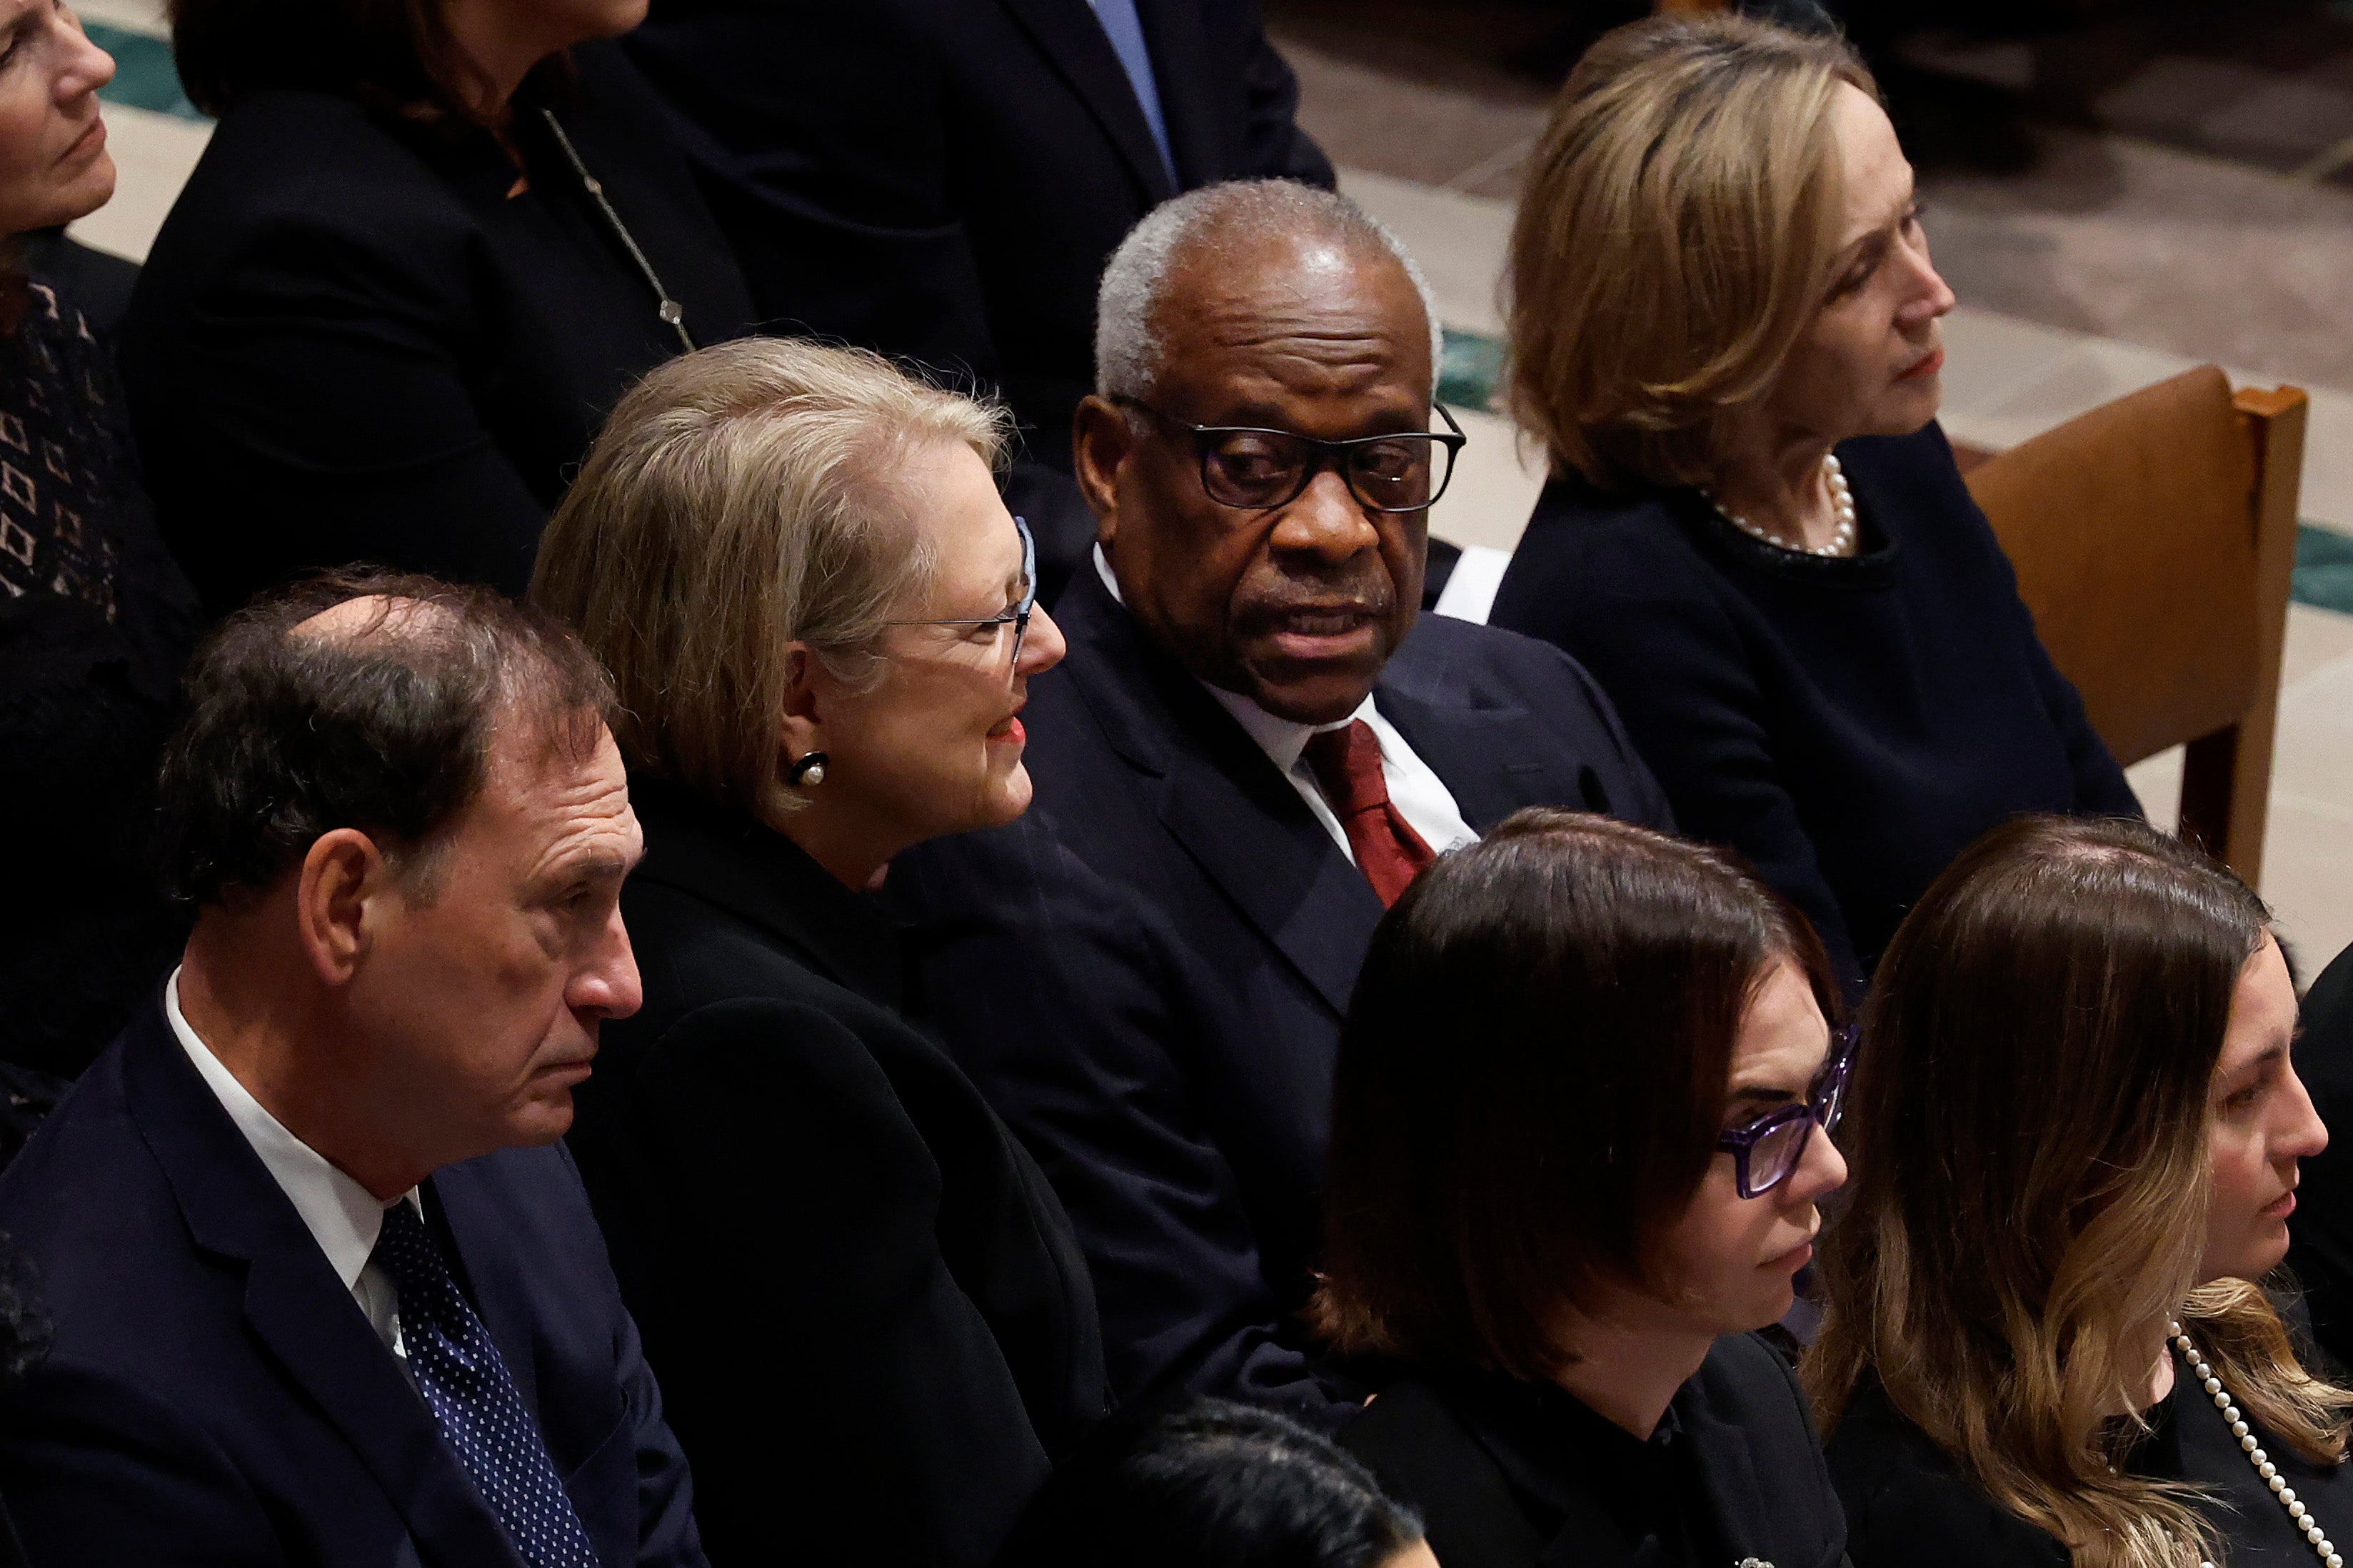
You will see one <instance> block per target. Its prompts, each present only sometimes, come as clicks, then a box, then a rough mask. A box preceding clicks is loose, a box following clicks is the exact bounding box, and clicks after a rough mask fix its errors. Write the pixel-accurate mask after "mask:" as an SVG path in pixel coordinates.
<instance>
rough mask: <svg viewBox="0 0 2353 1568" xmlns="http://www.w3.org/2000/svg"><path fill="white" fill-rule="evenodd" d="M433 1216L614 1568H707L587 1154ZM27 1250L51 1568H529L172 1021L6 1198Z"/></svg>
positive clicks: (552, 1152)
mask: <svg viewBox="0 0 2353 1568" xmlns="http://www.w3.org/2000/svg"><path fill="white" fill-rule="evenodd" d="M425 1201H426V1210H427V1219H428V1222H429V1223H430V1224H431V1225H432V1226H434V1227H435V1229H436V1230H437V1232H438V1235H439V1237H440V1241H441V1246H442V1248H443V1251H444V1253H445V1255H447V1256H448V1258H449V1261H450V1268H451V1270H452V1271H453V1272H454V1273H455V1274H456V1275H457V1276H458V1278H459V1282H460V1285H461V1287H462V1288H463V1289H466V1290H467V1291H468V1293H469V1295H470V1297H471V1299H472V1301H473V1304H474V1309H475V1310H476V1311H477V1312H478V1313H480V1316H481V1320H482V1322H483V1325H484V1326H485V1327H486V1328H487V1329H488V1330H489V1331H490V1334H491V1339H492V1340H493V1341H495V1342H497V1344H498V1347H499V1353H500V1354H501V1357H502V1358H503V1359H504V1360H505V1362H506V1364H507V1368H508V1370H509V1371H510V1372H511V1373H513V1375H514V1380H515V1384H516V1385H517V1387H518V1388H519V1389H520V1390H521V1391H522V1399H523V1404H524V1405H526V1406H527V1407H529V1409H530V1410H531V1411H532V1413H533V1416H534V1417H535V1418H536V1420H537V1421H538V1423H539V1427H540V1431H541V1433H542V1435H543V1436H544V1437H545V1439H546V1442H547V1447H548V1452H549V1454H550V1456H551V1457H552V1458H554V1462H555V1468H556V1470H557V1472H558V1473H559V1474H561V1475H562V1476H563V1477H564V1483H565V1491H566V1492H568V1493H569V1494H570V1495H571V1498H572V1503H573V1506H574V1507H575V1509H577V1510H579V1514H580V1521H581V1523H582V1524H584V1525H586V1527H587V1531H588V1538H589V1540H590V1542H592V1543H593V1544H594V1545H595V1547H596V1556H597V1560H598V1561H599V1562H600V1563H603V1564H605V1568H618V1565H620V1564H624V1563H638V1564H641V1565H649V1568H650V1565H653V1564H682V1565H693V1564H700V1563H702V1562H703V1555H702V1547H701V1545H700V1544H699V1543H698V1542H697V1540H696V1536H695V1529H694V1521H693V1518H692V1515H691V1502H692V1497H691V1486H690V1484H689V1482H688V1479H687V1468H686V1459H685V1457H684V1456H683V1455H681V1453H680V1452H679V1448H678V1445H677V1443H676V1442H675V1441H674V1440H673V1439H672V1438H671V1436H670V1428H669V1427H668V1426H665V1425H664V1424H663V1420H662V1408H661V1395H660V1394H659V1391H658V1390H657V1389H656V1387H655V1385H654V1378H653V1374H652V1373H650V1372H649V1371H648V1370H647V1368H646V1363H645V1361H644V1358H643V1357H642V1356H641V1355H640V1354H639V1353H638V1334H637V1330H636V1328H635V1327H633V1326H632V1325H631V1323H630V1321H629V1315H628V1312H627V1311H626V1310H624V1309H623V1308H622V1305H621V1296H620V1292H619V1290H618V1289H616V1288H615V1286H614V1283H613V1275H612V1270H611V1268H609V1267H608V1266H607V1263H606V1259H605V1247H604V1243H603V1241H602V1239H601V1238H600V1237H598V1236H597V1234H596V1222H595V1220H594V1218H593V1217H592V1216H591V1215H590V1214H589V1210H588V1203H587V1199H586V1196H585V1195H584V1194H582V1192H581V1190H580V1183H579V1179H578V1177H577V1176H576V1175H575V1173H574V1171H573V1168H572V1162H571V1160H570V1159H569V1158H568V1157H566V1155H565V1152H564V1151H563V1149H562V1148H561V1147H554V1148H545V1149H512V1150H506V1151H503V1152H500V1153H496V1154H490V1155H486V1156H484V1157H483V1158H481V1159H479V1160H470V1161H468V1162H466V1163H463V1164H459V1165H452V1166H449V1167H448V1168H447V1169H445V1170H442V1171H439V1172H438V1173H435V1174H434V1175H433V1176H432V1177H431V1178H430V1179H429V1180H428V1181H427V1182H426V1184H425ZM0 1230H5V1231H6V1232H7V1233H8V1234H9V1235H10V1236H11V1237H13V1238H14V1240H15V1243H16V1247H17V1248H18V1250H19V1251H20V1252H21V1253H22V1254H23V1256H24V1258H25V1259H26V1262H27V1263H29V1264H30V1265H31V1267H32V1268H33V1270H34V1271H35V1274H36V1277H37V1279H38V1281H39V1284H40V1289H41V1291H42V1294H43V1296H44V1298H45V1305H46V1309H47V1314H48V1317H49V1319H50V1321H51V1323H52V1325H53V1331H54V1334H55V1339H54V1342H53V1344H52V1346H51V1349H50V1352H49V1354H48V1357H47V1361H46V1362H44V1363H42V1364H41V1365H40V1366H39V1367H38V1368H37V1369H36V1370H35V1371H34V1372H33V1373H31V1374H30V1375H29V1376H28V1377H27V1379H26V1382H25V1384H24V1385H23V1386H22V1387H21V1388H20V1389H18V1390H16V1392H14V1393H12V1394H9V1395H8V1396H7V1399H6V1401H5V1409H0V1491H5V1494H6V1496H7V1499H8V1504H9V1507H10V1508H11V1509H12V1510H15V1512H16V1522H17V1527H18V1529H19V1530H20V1531H22V1533H23V1535H24V1538H25V1544H26V1549H27V1553H28V1555H29V1556H30V1557H31V1558H32V1560H33V1561H34V1562H36V1563H41V1564H43V1565H44V1568H71V1565H72V1564H76V1563H89V1564H92V1565H93V1568H96V1565H99V1564H105V1565H108V1568H112V1565H114V1564H121V1563H154V1564H164V1563H257V1564H259V1563H271V1564H284V1565H287V1568H293V1565H295V1564H316V1565H318V1568H327V1565H330V1564H332V1565H336V1568H343V1565H346V1564H359V1563H368V1564H398V1563H435V1564H440V1565H444V1568H457V1565H459V1564H463V1565H467V1568H473V1565H477V1564H480V1565H485V1568H491V1565H495V1568H516V1565H517V1564H519V1563H520V1562H521V1559H520V1558H519V1557H518V1556H517V1555H516V1553H515V1552H514V1551H513V1549H512V1547H510V1546H509V1545H508V1544H507V1540H506V1536H505V1534H504V1533H503V1531H501V1528H500V1526H499V1523H498V1521H497V1519H496V1517H495V1516H494V1515H493V1514H492V1513H491V1510H490V1507H489V1505H488V1504H487V1503H485V1502H484V1501H483V1500H482V1499H481V1496H480V1493H479V1492H477V1491H476V1490H475V1489H474V1486H473V1483H472V1482H471V1481H470V1479H468V1477H467V1475H466V1472H465V1470H464V1469H463V1468H462V1467H461V1466H460V1465H459V1460H458V1457H457V1455H456V1453H455V1452H454V1451H452V1450H451V1449H450V1448H449V1447H448V1446H447V1445H446V1444H445V1443H444V1442H443V1441H442V1439H441V1436H440V1434H439V1432H438V1430H437V1428H436V1427H435V1426H434V1422H433V1416H432V1415H431V1414H430V1413H429V1412H428V1411H427V1409H426V1407H425V1403H424V1401H423V1400H421V1399H419V1398H418V1397H417V1393H416V1391H415V1390H414V1389H413V1388H411V1387H410V1386H409V1384H408V1383H407V1381H406V1379H405V1378H404V1377H403V1376H402V1375H401V1373H400V1370H399V1368H398V1367H397V1366H396V1364H395V1363H394V1361H393V1359H392V1356H391V1354H390V1353H389V1352H386V1351H385V1348H384V1345H383V1343H382V1342H380V1341H379V1340H378V1339H377V1338H376V1337H375V1330H374V1329H373V1328H371V1327H370V1326H369V1324H368V1321H367V1317H366V1315H365V1314H364V1313H363V1312H362V1311H361V1310H360V1309H359V1305H358V1303H357V1302H355V1301H353V1299H352V1295H351V1292H350V1291H348V1290H347V1289H344V1288H343V1281H342V1280H341V1279H337V1278H336V1276H335V1272H334V1270H333V1269H332V1268H330V1267H329V1265H328V1263H327V1259H326V1257H325V1255H324V1254H323V1253H322V1252H321V1251H320V1250H319V1245H318V1243H317V1242H316V1241H315V1240H313V1239H312V1238H311V1233H310V1231H309V1230H308V1229H307V1228H305V1227H304V1226H303V1224H302V1220H301V1216H300V1215H298V1214H297V1213H296V1212H295V1209H294V1205H292V1204H291V1203H290V1202H289V1201H288V1200H287V1197H286V1194H285V1193H284V1192H283V1191H282V1190H281V1189H280V1187H279V1186H278V1184H277V1183H276V1182H275V1181H274V1180H273V1179H272V1178H271V1176H270V1174H269V1170H268V1168H267V1167H265V1166H264V1165H263V1164H262V1163H261V1161H260V1158H259V1156H258V1155H256V1154H255V1153H254V1152H253V1149H252V1146H251V1145H250V1144H248V1143H247V1142H246V1141H245V1138H244V1135H243V1134H242V1133H240V1132H239V1131H237V1124H236V1123H235V1122H233V1121H230V1120H229V1115H228V1112H227V1110H223V1109H222V1107H221V1104H220V1102H219V1101H218V1100H216V1099H215V1098H214V1097H213V1093H212V1091H211V1089H208V1088H207V1087H206V1084H205V1081H204V1079H202V1078H201V1077H199V1076H198V1074H197V1072H196V1069H195V1066H194V1065H193V1064H191V1063H190V1062H189V1060H188V1058H187V1056H186V1054H185V1052H184V1051H183V1050H182V1049H181V1048H180V1045H179V1042H178V1041H177V1040H176V1039H174V1037H173V1035H172V1031H171V1026H170V1025H168V1024H167V1023H166V1022H165V1021H164V1011H163V1006H162V1004H161V1002H160V1001H158V1002H157V1003H156V1004H155V1005H152V1006H150V1007H149V1008H148V1009H147V1010H146V1011H145V1012H144V1013H143V1014H142V1015H141V1016H140V1017H139V1018H138V1019H137V1020H136V1021H135V1022H134V1023H133V1024H132V1026H131V1027H130V1029H128V1030H127V1031H125V1033H124V1034H123V1035H122V1037H121V1038H120V1039H118V1040H116V1041H115V1043H114V1044H113V1045H112V1046H111V1047H108V1048H107V1050H106V1052H105V1053H104V1054H103V1055H101V1056H100V1058H98V1060H97V1062H96V1063H95V1064H93V1065H92V1066H91V1068H90V1070H89V1071H88V1072H87V1073H85V1074H84V1075H83V1076H82V1079H81V1081H80V1083H79V1084H78V1085H77V1086H76V1088H75V1089H74V1092H73V1093H72V1094H71V1095H70V1096H69V1097H68V1099H67V1101H66V1103H65V1104H64V1105H63V1106H61V1107H60V1108H59V1109H58V1111H57V1113H56V1114H55V1115H53V1116H52V1117H50V1119H49V1120H48V1121H47V1124H46V1125H44V1126H43V1127H42V1129H41V1131H40V1132H39V1133H38V1134H37V1135H36V1136H35V1137H34V1139H33V1141H32V1142H31V1143H29V1144H27V1145H26V1149H25V1152H23V1153H22V1154H19V1155H18V1156H17V1157H16V1162H15V1163H13V1164H11V1165H10V1166H9V1167H8V1170H7V1173H6V1174H5V1177H0Z"/></svg>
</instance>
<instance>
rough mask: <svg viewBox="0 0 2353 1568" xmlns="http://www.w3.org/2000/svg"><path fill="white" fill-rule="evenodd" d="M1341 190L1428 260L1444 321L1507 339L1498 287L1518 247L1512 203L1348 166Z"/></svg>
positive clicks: (1423, 260) (1418, 256)
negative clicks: (1507, 257)
mask: <svg viewBox="0 0 2353 1568" xmlns="http://www.w3.org/2000/svg"><path fill="white" fill-rule="evenodd" d="M1340 189H1341V190H1342V191H1344V192H1345V193H1346V194H1347V195H1350V196H1352V197H1354V198H1355V199H1356V201H1357V202H1358V203H1359V204H1361V205H1363V206H1364V208H1365V210H1366V212H1369V213H1371V214H1372V215H1373V216H1375V217H1377V218H1379V219H1380V220H1381V221H1382V222H1383V223H1385V224H1387V225H1388V226H1389V228H1390V229H1391V230H1392V231H1393V232H1394V233H1395V234H1396V235H1397V236H1398V238H1399V239H1400V240H1402V241H1404V243H1405V247H1406V249H1407V250H1409V251H1410V252H1411V253H1412V255H1413V258H1414V259H1415V260H1416V261H1418V262H1419V263H1420V264H1421V270H1422V273H1423V275H1424V276H1426V277H1427V278H1428V279H1430V289H1431V291H1432V292H1433V293H1435V294H1436V295H1437V296H1438V310H1439V314H1440V318H1441V319H1442V320H1443V321H1444V323H1445V324H1446V325H1447V326H1449V327H1451V328H1455V329H1458V330H1461V331H1472V332H1479V333H1482V334H1485V335H1487V336H1491V337H1501V336H1502V335H1503V331H1504V322H1503V317H1502V316H1501V314H1500V313H1499V310H1498V300H1497V297H1496V285H1497V283H1498V282H1499V281H1500V280H1501V278H1502V274H1503V267H1504V256H1505V254H1506V253H1507V252H1508V250H1509V248H1510V246H1511V237H1512V207H1511V205H1510V204H1509V203H1506V202H1499V201H1493V200H1489V199H1485V198H1482V197H1479V196H1472V195H1463V194H1461V193H1460V192H1456V191H1448V190H1440V189H1437V188H1435V187H1432V186H1430V185H1425V184H1416V183H1414V182H1413V181H1410V180H1401V179H1398V178H1397V177H1396V176H1395V175H1392V174H1375V173H1373V172H1372V171H1370V170H1368V169H1357V168H1344V169H1342V170H1341V171H1340Z"/></svg>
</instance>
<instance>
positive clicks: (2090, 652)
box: [1968, 365, 2306, 882]
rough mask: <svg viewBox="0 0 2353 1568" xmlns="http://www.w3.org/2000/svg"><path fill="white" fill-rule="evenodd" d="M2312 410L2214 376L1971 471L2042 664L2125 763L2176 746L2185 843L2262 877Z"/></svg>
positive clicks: (2180, 384) (2086, 420) (2201, 374)
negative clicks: (2058, 674) (2046, 656)
mask: <svg viewBox="0 0 2353 1568" xmlns="http://www.w3.org/2000/svg"><path fill="white" fill-rule="evenodd" d="M2305 408H2306V398H2305V395H2304V394H2303V393H2301V392H2299V391H2296V390H2295V389H2294V388H2292V387H2285V388H2281V389H2280V390H2278V391H2276V392H2256V391H2252V390H2251V391H2248V392H2243V393H2240V394H2238V395H2235V396H2234V395H2232V391H2231V384H2230V382H2229V380H2228V379H2227V378H2226V377H2225V376H2224V375H2223V374H2222V373H2221V371H2220V370H2217V369H2215V368H2213V367H2212V366H2211V365H2209V366H2205V367H2201V368H2200V369H2198V370H2193V371H2188V372H2185V373H2184V374H2180V375H2178V376H2175V377H2174V378H2172V379H2171V380H2170V381H2163V382H2159V383H2158V384H2156V385H2154V386H2148V387H2144V388H2142V389H2141V390H2140V391H2138V392H2136V393H2133V394H2131V395H2127V396H2125V397H2120V398H2118V399H2116V401H2115V402H2113V403H2109V404H2105V405H2102V406H2100V407H2098V408H2094V409H2093V410H2092V411H2091V412H2090V413H2088V414H2084V415H2082V416H2079V417H2077V418H2074V419H2071V420H2069V421H2068V422H2067V423H2066V424H2064V425H2062V426H2058V427H2057V428H2056V429H2053V430H2049V431H2045V432H2044V433H2043V434H2042V435H2041V436H2038V437H2035V438H2034V439H2032V440H2031V441H2028V442H2025V443H2024V444H2022V445H2021V446H2018V447H2012V448H2010V450H2009V451H2007V452H2003V453H2000V454H1999V455H1998V456H1996V457H1993V458H1989V459H1987V460H1986V461H1985V462H1983V463H1982V464H1979V465H1978V466H1977V467H1976V468H1973V469H1971V470H1970V472H1969V475H1968V485H1969V489H1970V492H1971V493H1972V494H1974V495H1975V496H1976V497H1977V500H1978V505H1979V506H1981V507H1983V508H1984V509H1985V513H1986V516H1987V518H1988V519H1989V521H1991V522H1992V524H1993V528H1994V532H1995V533H1996V534H1997V535H1998V536H1999V537H2000V540H2001V544H2002V548H2003V549H2004V550H2005V551H2006V552H2009V555H2010V562H2011V563H2012V564H2013V565H2014V566H2015V567H2016V568H2017V571H2018V586H2019V593H2020V595H2021V597H2023V598H2024V599H2025V601H2026V605H2027V607H2028V608H2029V609H2030V610H2031V611H2032V612H2033V614H2034V624H2035V626H2036V628H2037V630H2039V631H2040V632H2041V634H2042V641H2043V646H2044V647H2048V648H2049V649H2050V650H2051V658H2052V662H2053V663H2055V664H2056V665H2057V666H2058V667H2059V668H2060V670H2061V671H2062V672H2063V674H2065V675H2066V676H2067V678H2068V679H2070V680H2073V682H2074V683H2075V689H2077V690H2078V691H2080V692H2081V693H2082V694H2083V698H2084V710H2085V711H2086V712H2087V713H2088V714H2089V715H2090V717H2091V721H2092V726H2093V728H2094V729H2095V730H2097V731H2099V732H2100V735H2101V737H2102V738H2103V739H2105V741H2106V742H2107V743H2108V747H2109V749H2110V750H2111V751H2113V752H2116V760H2117V761H2119V762H2121V763H2136V762H2138V761H2140V760H2141V759H2142V758H2144V757H2147V756H2152V755H2154V754H2156V753H2157V752H2161V751H2164V750H2165V749H2167V748H2168V747H2169V746H2176V745H2180V744H2183V743H2185V742H2188V743H2189V746H2190V753H2189V759H2188V761H2187V763H2186V764H2185V767H2184V773H2183V780H2182V818H2181V821H2182V829H2183V831H2184V833H2185V834H2189V835H2192V836H2194V837H2197V838H2199V839H2200V841H2201V842H2203V843H2204V844H2205V845H2206V847H2208V848H2209V849H2211V850H2212V851H2213V852H2214V853H2216V854H2217V855H2220V856H2221V857H2222V858H2224V859H2226V860H2228V861H2230V863H2231V864H2232V866H2233V867H2234V868H2237V869H2238V871H2239V873H2240V874H2241V875H2242V876H2243V877H2245V878H2246V879H2248V880H2249V881H2250V882H2253V880H2254V879H2255V878H2256V875H2257V873H2258V871H2259V870H2260V868H2261V865H2262V855H2263V815H2264V805H2265V801H2266V798H2267V796H2268V793H2269V789H2270V781H2271V752H2272V730H2273V723H2274V717H2275V715H2276V711H2277V704H2278V697H2279V672H2280V656H2281V650H2282V647H2283V646H2284V640H2285V635H2286V626H2287V595H2288V584H2289V574H2290V571H2291V569H2292V568H2293V566H2294V563H2295V510H2296V509H2295V503H2296V489H2297V481H2298V470H2299V468H2300V467H2301V465H2302V461H2303V454H2304V415H2305Z"/></svg>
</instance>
